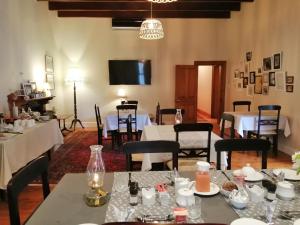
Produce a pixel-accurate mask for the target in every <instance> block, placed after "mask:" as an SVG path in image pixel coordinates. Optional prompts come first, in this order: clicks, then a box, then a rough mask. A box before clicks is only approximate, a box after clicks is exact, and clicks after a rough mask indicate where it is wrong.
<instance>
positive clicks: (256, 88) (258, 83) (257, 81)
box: [254, 76, 262, 94]
mask: <svg viewBox="0 0 300 225" xmlns="http://www.w3.org/2000/svg"><path fill="white" fill-rule="evenodd" d="M254 93H255V94H261V93H262V76H256V77H255V86H254Z"/></svg>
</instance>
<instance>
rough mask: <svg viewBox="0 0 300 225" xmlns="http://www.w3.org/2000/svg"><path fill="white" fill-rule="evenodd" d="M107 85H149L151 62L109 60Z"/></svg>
mask: <svg viewBox="0 0 300 225" xmlns="http://www.w3.org/2000/svg"><path fill="white" fill-rule="evenodd" d="M108 67H109V84H110V85H118V84H129V85H150V84H151V60H109V61H108Z"/></svg>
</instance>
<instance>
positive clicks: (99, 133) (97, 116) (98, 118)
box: [94, 104, 113, 145]
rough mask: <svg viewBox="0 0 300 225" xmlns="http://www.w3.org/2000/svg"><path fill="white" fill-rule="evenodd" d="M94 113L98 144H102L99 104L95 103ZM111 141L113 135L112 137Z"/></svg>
mask: <svg viewBox="0 0 300 225" xmlns="http://www.w3.org/2000/svg"><path fill="white" fill-rule="evenodd" d="M94 108H95V115H96V122H97V134H98V145H102V133H103V124H102V120H101V115H100V110H99V106H97V105H96V104H95V106H94ZM112 142H113V137H112Z"/></svg>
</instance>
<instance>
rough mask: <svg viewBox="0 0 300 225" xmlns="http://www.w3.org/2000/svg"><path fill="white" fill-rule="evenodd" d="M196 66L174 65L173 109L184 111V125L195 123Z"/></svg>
mask: <svg viewBox="0 0 300 225" xmlns="http://www.w3.org/2000/svg"><path fill="white" fill-rule="evenodd" d="M197 89H198V71H197V66H193V65H176V77H175V107H176V108H182V109H184V110H185V113H184V115H183V122H184V123H194V122H196V121H197Z"/></svg>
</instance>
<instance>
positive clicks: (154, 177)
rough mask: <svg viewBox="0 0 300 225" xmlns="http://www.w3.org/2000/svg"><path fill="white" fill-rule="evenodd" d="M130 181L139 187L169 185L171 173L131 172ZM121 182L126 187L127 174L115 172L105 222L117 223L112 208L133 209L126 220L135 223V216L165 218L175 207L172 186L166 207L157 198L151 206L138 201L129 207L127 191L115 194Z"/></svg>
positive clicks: (194, 221) (169, 187)
mask: <svg viewBox="0 0 300 225" xmlns="http://www.w3.org/2000/svg"><path fill="white" fill-rule="evenodd" d="M131 174H132V175H131V181H137V182H138V183H139V187H153V186H154V185H155V184H158V183H170V180H169V179H168V177H170V176H171V174H172V172H171V171H149V172H132V173H131ZM120 182H122V183H123V184H124V185H126V186H127V185H128V173H126V172H125V173H124V172H117V173H115V174H114V184H113V189H112V193H111V199H110V201H109V205H108V209H107V212H106V217H105V222H116V221H118V219H117V217H116V215H115V213H114V209H113V207H116V208H118V209H119V210H125V209H126V208H129V207H131V208H135V212H134V213H133V215H131V216H130V217H129V218H128V221H135V218H136V217H137V216H141V215H160V216H166V215H168V214H172V208H174V207H176V203H175V192H174V186H168V190H169V194H170V196H171V201H170V204H169V205H168V206H162V205H161V204H160V203H159V200H158V198H157V199H156V202H155V204H154V205H153V206H144V205H143V204H141V201H139V204H138V205H137V206H130V205H129V191H128V189H127V190H126V191H123V192H117V190H116V189H117V186H118V185H119V184H120ZM202 221H203V220H202V219H201V218H199V219H196V220H190V221H189V222H192V223H199V222H202Z"/></svg>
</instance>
